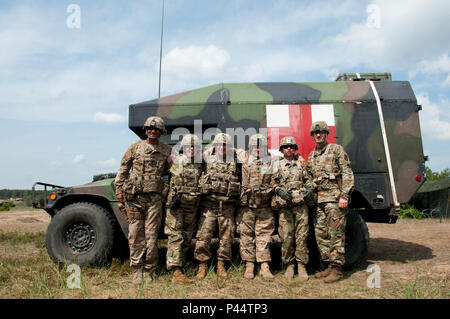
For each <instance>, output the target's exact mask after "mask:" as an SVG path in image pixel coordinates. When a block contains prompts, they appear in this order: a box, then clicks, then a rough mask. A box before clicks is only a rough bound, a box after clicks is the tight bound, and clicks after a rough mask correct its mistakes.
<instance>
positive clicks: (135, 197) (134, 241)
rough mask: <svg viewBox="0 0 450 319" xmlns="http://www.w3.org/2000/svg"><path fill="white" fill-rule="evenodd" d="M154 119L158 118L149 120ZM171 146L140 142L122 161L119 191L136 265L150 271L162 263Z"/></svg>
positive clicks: (131, 256) (117, 182) (117, 191)
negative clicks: (161, 239) (159, 242)
mask: <svg viewBox="0 0 450 319" xmlns="http://www.w3.org/2000/svg"><path fill="white" fill-rule="evenodd" d="M150 119H154V118H152V117H151V118H149V119H148V120H150ZM148 120H147V121H148ZM147 121H146V123H147ZM161 121H162V120H161ZM171 149H172V148H171V147H170V146H169V145H167V144H165V143H163V142H161V141H158V144H156V145H152V144H149V143H148V142H147V140H141V141H137V142H135V143H133V144H131V146H130V147H129V148H128V149H127V151H126V152H125V155H124V156H123V158H122V161H121V163H120V168H119V171H118V173H117V176H116V179H115V186H116V194H121V195H122V196H124V199H125V206H126V208H127V217H128V243H129V247H130V265H131V266H132V267H142V266H144V268H145V269H146V270H150V269H152V268H154V267H155V266H156V265H157V263H158V248H157V240H158V231H159V228H160V225H161V216H162V190H163V180H162V176H163V174H165V173H167V171H168V169H169V161H168V158H169V155H170V153H171ZM130 169H131V173H130Z"/></svg>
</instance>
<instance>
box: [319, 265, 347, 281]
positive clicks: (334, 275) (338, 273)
mask: <svg viewBox="0 0 450 319" xmlns="http://www.w3.org/2000/svg"><path fill="white" fill-rule="evenodd" d="M342 278H344V274H343V273H342V268H341V266H333V267H332V268H331V271H330V274H329V275H328V276H326V277H325V279H324V280H323V281H324V282H326V283H332V282H336V281H339V280H341V279H342Z"/></svg>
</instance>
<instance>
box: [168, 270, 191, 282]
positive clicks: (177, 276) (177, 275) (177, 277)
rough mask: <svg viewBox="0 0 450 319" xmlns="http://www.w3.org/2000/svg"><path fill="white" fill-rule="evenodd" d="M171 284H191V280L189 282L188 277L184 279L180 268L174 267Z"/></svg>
mask: <svg viewBox="0 0 450 319" xmlns="http://www.w3.org/2000/svg"><path fill="white" fill-rule="evenodd" d="M172 282H175V283H182V284H190V283H192V280H190V279H189V278H188V277H186V276H185V275H184V274H183V272H182V271H181V268H180V267H175V268H174V269H173V277H172Z"/></svg>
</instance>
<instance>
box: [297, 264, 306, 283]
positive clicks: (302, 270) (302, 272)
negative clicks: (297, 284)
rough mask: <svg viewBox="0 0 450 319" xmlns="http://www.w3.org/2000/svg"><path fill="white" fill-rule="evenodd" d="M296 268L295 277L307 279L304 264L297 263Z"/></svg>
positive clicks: (302, 279)
mask: <svg viewBox="0 0 450 319" xmlns="http://www.w3.org/2000/svg"><path fill="white" fill-rule="evenodd" d="M297 268H298V275H297V278H298V279H300V280H301V281H307V280H308V278H309V277H308V273H307V272H306V269H305V265H303V264H300V263H299V264H298V267H297Z"/></svg>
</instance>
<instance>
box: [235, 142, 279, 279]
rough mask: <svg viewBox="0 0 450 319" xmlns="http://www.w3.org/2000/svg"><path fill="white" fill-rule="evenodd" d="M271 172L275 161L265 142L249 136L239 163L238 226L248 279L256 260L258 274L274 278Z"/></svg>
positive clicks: (273, 169) (245, 275)
mask: <svg viewBox="0 0 450 319" xmlns="http://www.w3.org/2000/svg"><path fill="white" fill-rule="evenodd" d="M274 173H276V162H275V161H274V160H273V159H272V157H271V155H270V154H269V153H268V151H267V139H266V138H265V137H264V136H263V135H261V134H255V135H253V136H251V137H250V141H249V151H248V153H246V159H245V161H244V162H243V164H242V189H241V197H240V204H241V206H242V212H241V213H242V217H241V221H240V223H239V226H238V227H239V234H240V237H241V242H240V252H241V258H242V260H243V261H244V262H245V263H246V266H245V273H244V277H245V278H247V279H253V278H254V268H255V265H254V263H255V261H256V262H258V263H260V266H261V267H260V275H262V277H263V278H264V279H272V278H273V275H272V273H271V272H270V268H269V263H270V261H271V256H270V243H271V239H272V237H271V236H272V234H273V232H274V230H275V216H274V213H273V211H272V209H271V208H270V201H271V198H272V195H273V194H274V189H275V186H274V178H273V176H274Z"/></svg>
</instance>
